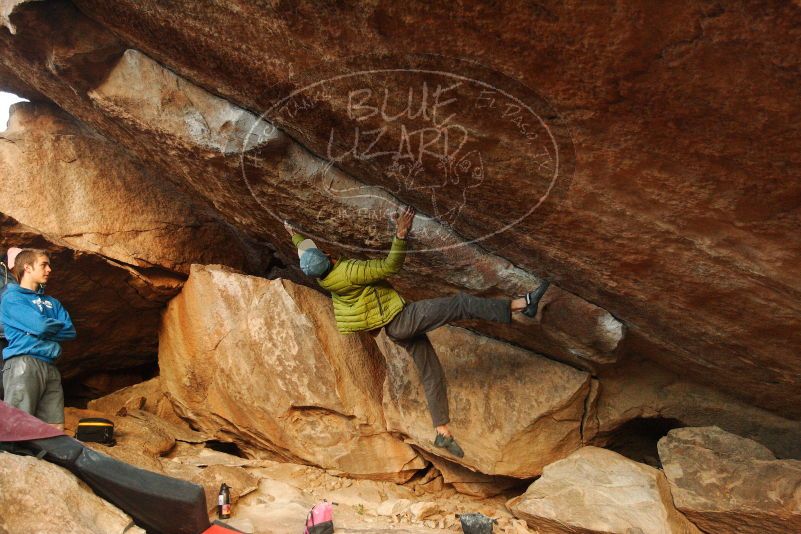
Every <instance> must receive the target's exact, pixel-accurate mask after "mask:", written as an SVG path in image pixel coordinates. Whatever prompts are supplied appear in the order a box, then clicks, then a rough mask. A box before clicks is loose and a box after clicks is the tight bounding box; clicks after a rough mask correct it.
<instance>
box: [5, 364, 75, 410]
mask: <svg viewBox="0 0 801 534" xmlns="http://www.w3.org/2000/svg"><path fill="white" fill-rule="evenodd" d="M3 389H4V390H5V399H4V400H5V402H6V404H10V405H11V406H14V407H15V408H19V409H20V410H22V411H24V412H27V413H29V414H31V415H33V416H34V417H38V418H39V419H41V420H42V421H44V422H45V423H51V424H59V423H63V422H64V389H63V388H62V387H61V373H59V372H58V368H57V367H56V366H55V365H53V364H52V363H47V362H45V361H42V360H39V359H37V358H34V357H32V356H14V357H13V358H10V359H8V360H6V361H5V363H4V365H3Z"/></svg>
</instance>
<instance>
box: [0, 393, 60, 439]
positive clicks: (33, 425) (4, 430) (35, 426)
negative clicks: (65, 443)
mask: <svg viewBox="0 0 801 534" xmlns="http://www.w3.org/2000/svg"><path fill="white" fill-rule="evenodd" d="M63 435H64V432H62V431H60V430H57V429H56V428H55V427H53V426H51V425H48V424H47V423H45V422H44V421H42V420H40V419H37V418H35V417H34V416H32V415H31V414H29V413H25V412H23V411H22V410H20V409H18V408H14V407H13V406H11V405H9V404H6V403H5V402H2V401H0V441H30V440H32V439H45V438H54V437H56V436H63Z"/></svg>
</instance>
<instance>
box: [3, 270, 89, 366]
mask: <svg viewBox="0 0 801 534" xmlns="http://www.w3.org/2000/svg"><path fill="white" fill-rule="evenodd" d="M0 322H2V323H3V327H4V330H5V335H6V339H7V340H8V346H7V347H6V348H5V349H3V360H8V359H9V358H13V357H14V356H19V355H22V354H27V355H28V356H33V357H34V358H39V359H40V360H43V361H46V362H48V363H53V361H54V360H55V359H56V358H58V357H59V356H60V355H61V345H60V344H59V342H60V341H67V340H69V339H75V336H76V333H75V327H74V326H72V319H70V315H69V313H67V310H65V309H64V307H63V306H62V305H61V303H60V302H59V301H57V300H56V299H54V298H53V297H48V296H46V295H41V294H39V293H37V292H36V291H31V290H30V289H25V288H24V287H21V286H18V285H17V284H9V285H8V286H7V287H6V292H5V294H4V295H3V300H2V302H0Z"/></svg>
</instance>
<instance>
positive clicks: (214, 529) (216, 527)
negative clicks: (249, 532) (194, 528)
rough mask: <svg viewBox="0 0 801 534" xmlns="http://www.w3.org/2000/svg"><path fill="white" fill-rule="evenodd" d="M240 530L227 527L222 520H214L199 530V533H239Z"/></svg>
mask: <svg viewBox="0 0 801 534" xmlns="http://www.w3.org/2000/svg"><path fill="white" fill-rule="evenodd" d="M241 532H242V531H241V530H237V529H235V528H234V527H229V526H228V525H226V524H225V523H223V522H222V521H215V522H214V524H212V525H211V527H209V528H207V529H206V530H204V531H203V532H201V534H240V533H241Z"/></svg>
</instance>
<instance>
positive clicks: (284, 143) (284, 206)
mask: <svg viewBox="0 0 801 534" xmlns="http://www.w3.org/2000/svg"><path fill="white" fill-rule="evenodd" d="M48 8H49V9H46V10H39V9H38V8H37V7H36V6H33V5H32V6H30V7H29V6H23V7H20V8H18V12H17V15H18V16H19V17H22V18H24V19H25V22H24V23H23V22H22V21H19V24H17V28H19V29H20V31H19V32H18V33H17V34H16V35H15V36H14V37H13V39H18V40H17V41H15V44H21V42H22V41H23V40H24V41H26V42H27V40H28V39H33V40H34V42H33V43H31V46H32V47H33V48H34V49H35V50H33V49H31V50H27V51H24V50H23V49H22V48H19V47H14V46H12V47H11V48H10V49H8V50H6V51H7V52H8V53H9V55H7V56H4V57H3V59H2V60H0V62H4V63H7V64H8V65H9V68H10V69H11V70H12V71H13V72H12V74H14V75H15V76H17V77H20V78H23V79H26V80H27V79H28V77H29V76H30V77H34V78H37V83H33V82H31V83H33V85H36V86H39V85H47V86H48V87H49V89H50V91H49V92H48V96H49V97H51V98H52V99H53V100H54V101H55V102H56V103H58V105H60V106H61V107H63V108H64V109H66V110H67V111H68V112H69V113H71V114H73V115H74V116H76V117H78V118H79V119H80V120H82V121H84V122H86V124H88V125H90V126H91V127H93V128H96V129H97V130H98V131H99V132H101V133H102V134H103V135H105V136H107V137H108V138H109V139H112V140H113V141H114V142H116V143H118V144H120V146H124V147H126V148H127V149H128V150H129V151H130V152H131V153H132V154H135V155H136V156H137V157H139V158H140V159H142V160H143V161H147V162H148V164H152V165H154V166H157V167H158V168H160V169H161V172H162V173H163V175H164V176H165V178H167V179H170V180H174V181H175V182H176V183H179V184H181V185H182V186H183V187H188V188H189V189H191V190H193V191H195V192H196V193H197V194H199V195H200V196H201V197H203V198H204V199H205V200H206V201H208V202H209V203H211V204H212V205H213V206H214V207H215V208H216V209H217V210H218V211H219V212H220V213H222V214H223V215H224V216H225V217H226V219H227V220H228V221H229V222H231V223H232V224H233V225H234V226H236V227H238V228H240V229H241V230H242V231H244V232H247V233H248V234H250V235H252V236H255V237H257V238H261V239H267V240H271V241H273V242H275V243H277V244H278V246H279V249H280V250H281V251H282V252H283V254H284V257H285V258H289V259H290V260H291V259H292V249H291V244H289V242H288V240H287V239H286V238H285V236H284V233H283V230H282V228H281V220H282V219H284V218H290V219H292V220H293V222H296V223H297V224H299V225H301V226H303V227H305V228H306V229H308V230H309V231H310V232H312V233H320V232H325V233H327V235H326V240H327V242H328V243H329V244H330V248H331V250H332V252H335V253H339V252H343V253H349V254H354V253H356V254H364V253H365V252H370V251H372V252H373V253H376V252H377V253H382V252H385V250H384V249H385V246H386V243H387V242H388V239H387V236H388V235H389V232H390V229H389V226H390V217H389V215H390V214H391V213H392V212H393V211H394V210H395V209H396V208H397V205H398V204H399V202H401V201H402V200H403V199H398V198H397V197H396V196H395V195H393V194H392V192H391V191H388V190H387V189H386V188H381V187H372V186H370V185H369V184H365V183H364V182H363V181H360V179H357V178H355V177H353V176H350V175H348V174H347V173H345V172H343V171H341V170H340V169H338V168H337V167H336V166H332V165H331V164H330V162H329V161H327V160H326V159H325V158H320V157H318V156H317V155H315V154H312V153H310V152H309V151H308V150H307V149H306V148H305V147H304V146H303V145H302V144H299V143H297V142H295V141H294V140H293V139H292V138H291V137H290V136H289V135H287V134H286V133H284V132H283V131H281V130H278V129H276V128H274V127H273V125H272V124H271V123H269V122H267V121H264V120H263V119H261V118H260V117H258V116H256V115H254V114H253V113H251V112H249V111H247V110H246V109H245V108H243V107H241V106H239V105H236V104H234V103H232V102H230V101H225V100H223V99H220V98H219V97H217V96H215V95H214V94H212V93H210V92H208V91H207V90H204V89H202V88H200V87H198V86H197V85H196V84H193V83H192V82H191V81H189V80H186V79H182V78H181V77H180V76H176V75H175V73H173V72H171V71H170V70H168V69H165V68H164V67H163V66H161V65H160V64H158V63H157V62H155V61H153V60H152V59H151V58H149V57H148V56H146V55H144V54H142V53H141V52H140V51H137V50H126V47H125V45H124V43H122V42H120V41H119V40H118V38H117V37H115V36H114V34H112V33H111V32H109V31H108V30H105V29H103V28H102V27H101V26H99V25H97V24H96V23H94V22H93V21H91V20H89V19H87V18H86V17H85V16H83V15H82V14H80V13H79V12H78V11H77V10H75V8H74V7H72V5H71V4H68V3H64V2H58V3H55V4H53V5H52V6H48ZM11 18H12V19H15V17H14V15H13V14H12V16H11ZM15 20H16V19H15ZM23 27H27V28H28V30H27V32H22V30H21V28H23ZM56 28H58V29H59V30H58V31H56ZM64 30H66V33H63V32H64ZM22 35H25V37H21V36H22ZM10 44H11V43H10V42H9V45H10ZM76 49H80V50H81V52H80V53H76ZM43 50H44V52H42V51H43ZM42 53H43V54H44V55H42ZM45 57H49V58H51V59H49V60H47V61H49V64H51V65H55V66H54V68H53V69H50V70H48V68H47V66H46V65H45V64H44V63H43V60H44V58H45ZM89 58H91V60H90V59H89ZM89 71H91V74H90V73H89ZM56 73H58V74H56ZM67 73H69V74H67ZM84 74H85V75H86V76H84ZM237 146H239V147H240V148H239V149H237V148H236V147H237ZM242 150H244V151H245V154H246V155H243V154H242V153H241V151H242ZM365 187H367V190H364V188H365ZM354 190H358V191H362V190H364V194H358V195H353V194H351V193H348V191H354ZM338 214H339V215H338ZM341 214H355V215H356V216H357V220H356V221H351V222H347V223H346V224H341V225H340V224H333V225H332V224H322V221H329V222H330V221H334V220H336V219H337V218H338V217H339V216H340V215H341ZM419 219H420V220H418V222H417V223H416V226H417V228H418V230H417V237H416V240H417V242H418V247H419V248H422V249H425V250H427V252H426V254H425V257H423V256H421V255H415V256H414V257H413V258H410V261H409V262H408V265H407V270H408V274H407V276H405V277H402V278H400V279H398V280H397V284H398V286H399V287H401V288H402V289H403V290H404V293H405V294H406V295H407V296H410V297H412V298H420V297H427V296H428V297H430V296H435V295H439V294H442V292H443V291H444V290H451V291H452V290H457V289H468V290H470V291H471V292H474V293H481V294H486V295H511V294H514V293H520V292H522V291H525V290H527V289H530V288H531V287H532V286H534V285H536V284H537V283H538V281H539V278H538V277H537V276H536V275H534V274H532V273H530V272H527V271H525V270H522V269H519V268H517V267H515V266H514V265H513V264H512V263H510V262H509V261H508V260H507V259H505V258H504V257H503V256H500V255H497V254H491V253H488V252H487V250H486V249H485V248H482V247H479V246H478V245H476V244H475V243H473V242H471V241H466V240H465V239H463V238H462V237H461V236H459V235H458V234H457V233H455V232H454V231H453V230H452V229H450V228H449V227H448V226H447V225H446V224H443V222H442V221H438V220H435V219H432V218H426V217H420V218H419ZM295 262H296V260H294V261H292V264H294V263H295ZM439 265H448V266H449V268H448V269H441V268H438V267H437V266H439ZM548 300H549V302H551V305H550V307H551V311H552V313H549V314H547V315H546V314H543V315H542V316H541V317H540V319H539V320H538V321H534V324H533V325H532V324H526V325H523V326H520V325H516V326H514V327H504V328H497V329H495V328H491V329H489V330H487V331H491V332H493V333H494V334H495V335H498V336H499V337H503V338H506V339H511V340H514V342H516V343H518V344H521V345H523V346H526V347H528V348H532V349H534V350H538V351H541V352H544V353H547V354H552V355H553V356H554V357H556V358H559V359H562V360H565V361H570V362H572V363H574V364H576V365H581V366H583V367H586V368H595V367H596V366H601V365H605V364H608V363H611V362H614V361H615V360H616V359H617V356H616V355H615V354H614V352H615V350H616V348H617V346H618V344H619V342H620V341H621V339H622V338H623V335H624V329H623V328H622V325H621V324H620V322H619V321H617V320H616V319H615V318H614V317H612V315H611V314H609V313H608V312H606V311H605V310H602V309H600V308H598V307H597V306H595V305H593V304H590V303H589V302H587V301H586V300H583V299H581V298H579V297H576V296H575V295H571V294H569V293H566V292H564V291H563V290H560V289H559V288H557V287H556V286H554V289H553V290H552V292H551V295H550V296H549V297H548ZM528 323H531V321H529V322H528ZM540 323H541V324H540ZM481 328H482V329H484V328H487V327H486V325H484V326H482V327H481ZM532 329H534V330H535V331H536V335H529V331H530V330H532Z"/></svg>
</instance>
